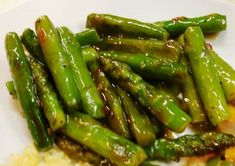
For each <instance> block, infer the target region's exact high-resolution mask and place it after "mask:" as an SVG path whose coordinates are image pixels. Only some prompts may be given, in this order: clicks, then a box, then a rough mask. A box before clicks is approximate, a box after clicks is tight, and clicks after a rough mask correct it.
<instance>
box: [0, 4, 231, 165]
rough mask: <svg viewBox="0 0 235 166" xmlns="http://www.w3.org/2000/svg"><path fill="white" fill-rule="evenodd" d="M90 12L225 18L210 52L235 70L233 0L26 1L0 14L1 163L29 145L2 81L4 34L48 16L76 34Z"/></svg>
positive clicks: (5, 74) (7, 77) (141, 16)
mask: <svg viewBox="0 0 235 166" xmlns="http://www.w3.org/2000/svg"><path fill="white" fill-rule="evenodd" d="M91 12H97V13H111V14H116V15H120V16H125V17H131V18H136V19H139V20H143V21H149V22H153V21H157V20H165V19H170V18H172V17H176V16H182V15H184V16H188V17H194V16H200V15H206V14H209V13H215V12H218V13H222V14H225V15H227V22H228V26H227V30H226V31H224V32H221V33H219V35H218V36H217V38H216V39H214V40H212V41H210V42H211V43H212V44H213V46H214V49H215V50H216V51H217V52H218V53H219V54H220V55H221V56H222V57H223V58H224V59H225V60H226V61H228V62H229V63H230V64H231V65H232V66H233V67H235V45H234V44H235V21H234V20H235V3H234V0H227V1H226V0H177V1H172V0H144V1H141V0H139V1H138V0H128V1H127V0H102V1H100V0H99V1H97V0H86V1H83V0H70V1H68V0H50V1H47V0H28V1H26V2H24V3H21V4H20V5H18V6H17V7H13V8H11V9H10V10H8V11H5V12H1V13H0V101H1V104H0V163H2V162H3V161H6V159H7V157H9V156H10V154H11V153H16V152H20V151H22V150H23V149H24V148H25V146H26V145H28V144H30V143H32V139H31V136H30V134H29V131H28V129H27V125H26V122H25V120H24V119H23V118H22V116H21V115H20V113H19V112H20V107H19V103H18V102H17V101H15V100H13V99H12V98H11V96H10V95H9V94H8V92H7V90H6V87H5V82H6V81H8V80H11V76H10V72H9V67H8V63H7V60H6V55H5V48H4V38H5V35H6V33H7V32H9V31H15V32H18V33H19V34H21V33H22V31H23V30H24V29H25V28H27V27H31V28H34V22H35V19H36V18H37V17H39V16H41V15H45V14H46V15H48V16H49V17H50V18H51V19H52V20H53V22H54V24H55V25H57V26H60V25H66V26H68V27H69V28H71V29H72V30H73V31H74V32H78V31H81V30H83V29H84V27H85V21H86V16H87V15H88V14H89V13H91Z"/></svg>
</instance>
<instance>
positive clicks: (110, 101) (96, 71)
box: [88, 61, 131, 138]
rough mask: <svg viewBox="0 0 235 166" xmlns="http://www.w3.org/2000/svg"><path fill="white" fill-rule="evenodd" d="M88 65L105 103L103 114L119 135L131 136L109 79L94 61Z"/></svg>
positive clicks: (119, 102)
mask: <svg viewBox="0 0 235 166" xmlns="http://www.w3.org/2000/svg"><path fill="white" fill-rule="evenodd" d="M88 67H89V69H90V71H91V73H92V75H93V77H94V80H95V82H96V85H97V88H98V90H99V91H100V93H101V94H102V96H103V98H104V101H105V103H106V105H107V107H106V109H105V114H106V118H107V119H108V122H109V124H110V125H111V128H112V130H113V131H114V132H116V133H117V134H119V135H121V136H124V137H126V138H131V133H130V131H129V128H128V124H127V120H126V117H125V113H124V110H123V109H122V105H121V101H120V99H119V98H118V96H117V94H116V93H115V91H114V89H113V87H112V85H111V84H110V82H109V80H108V79H107V78H106V76H105V74H104V73H103V71H102V70H101V69H100V67H99V65H98V64H97V62H96V61H94V62H91V63H89V64H88Z"/></svg>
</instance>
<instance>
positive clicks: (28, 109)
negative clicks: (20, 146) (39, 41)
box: [5, 32, 52, 150]
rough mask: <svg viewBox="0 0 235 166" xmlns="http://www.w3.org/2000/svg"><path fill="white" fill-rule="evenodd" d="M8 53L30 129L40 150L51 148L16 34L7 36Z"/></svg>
mask: <svg viewBox="0 0 235 166" xmlns="http://www.w3.org/2000/svg"><path fill="white" fill-rule="evenodd" d="M5 44H6V52H7V59H8V63H9V66H10V70H11V74H12V79H13V82H14V86H15V89H16V93H17V97H18V99H19V101H20V104H21V107H22V109H23V111H24V115H25V118H26V120H27V123H28V128H29V130H30V132H31V135H32V137H33V140H34V143H35V145H36V147H37V148H38V149H39V150H46V149H48V148H50V147H51V145H52V140H51V138H50V136H49V135H48V133H47V128H46V125H45V121H44V118H43V115H42V112H41V110H40V108H39V105H38V101H37V95H36V89H35V86H34V84H33V80H32V73H31V71H30V67H29V64H28V61H27V59H26V55H25V53H24V50H23V46H22V44H21V41H20V38H19V36H18V35H17V34H16V33H14V32H9V33H8V34H7V35H6V41H5Z"/></svg>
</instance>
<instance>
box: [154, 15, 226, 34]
mask: <svg viewBox="0 0 235 166" xmlns="http://www.w3.org/2000/svg"><path fill="white" fill-rule="evenodd" d="M155 25H157V26H159V27H162V28H164V29H165V30H166V31H167V32H169V34H170V35H171V36H178V35H180V34H182V33H184V31H185V30H186V29H187V28H188V27H190V26H200V28H201V29H202V31H203V33H215V32H219V31H222V30H225V29H226V25H227V22H226V16H225V15H221V14H217V13H214V14H210V15H206V16H201V17H195V18H187V17H176V18H173V19H172V20H169V21H159V22H156V23H155Z"/></svg>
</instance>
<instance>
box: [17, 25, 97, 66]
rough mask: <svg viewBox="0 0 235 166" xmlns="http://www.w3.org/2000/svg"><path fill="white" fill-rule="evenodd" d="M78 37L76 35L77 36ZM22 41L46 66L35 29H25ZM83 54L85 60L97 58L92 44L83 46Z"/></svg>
mask: <svg viewBox="0 0 235 166" xmlns="http://www.w3.org/2000/svg"><path fill="white" fill-rule="evenodd" d="M75 37H76V36H75ZM21 40H22V43H23V44H24V46H25V47H26V49H27V51H28V52H29V53H30V54H32V55H33V56H34V57H35V58H36V59H37V60H39V61H40V62H41V63H42V64H43V65H44V66H46V61H45V58H44V55H43V52H42V48H41V46H40V45H39V42H38V38H37V36H36V34H35V33H34V31H33V30H31V29H29V28H28V29H25V30H24V32H23V34H22V36H21ZM81 51H82V54H84V56H83V57H84V61H85V62H86V63H87V62H89V61H93V60H95V59H96V50H95V49H94V48H92V47H90V46H86V47H82V48H81Z"/></svg>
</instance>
